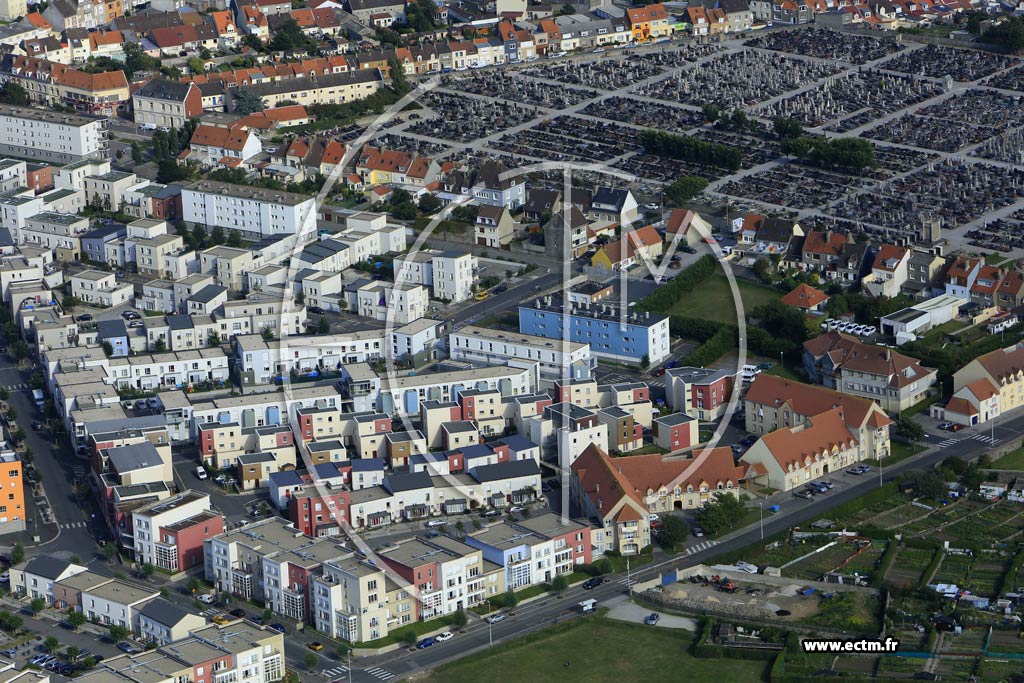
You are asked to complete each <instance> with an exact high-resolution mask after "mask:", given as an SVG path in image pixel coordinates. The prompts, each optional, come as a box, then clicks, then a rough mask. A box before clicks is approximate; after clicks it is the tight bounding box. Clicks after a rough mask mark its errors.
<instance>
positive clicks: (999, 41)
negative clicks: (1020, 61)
mask: <svg viewBox="0 0 1024 683" xmlns="http://www.w3.org/2000/svg"><path fill="white" fill-rule="evenodd" d="M982 39H983V40H984V41H985V42H986V43H993V44H995V45H1002V46H1003V47H1006V48H1009V49H1010V50H1012V51H1014V52H1018V51H1020V50H1022V49H1024V17H1009V18H1007V19H1003V20H1002V21H1001V22H999V23H998V24H996V25H995V26H992V27H990V28H989V29H988V30H987V31H985V34H984V35H983V36H982Z"/></svg>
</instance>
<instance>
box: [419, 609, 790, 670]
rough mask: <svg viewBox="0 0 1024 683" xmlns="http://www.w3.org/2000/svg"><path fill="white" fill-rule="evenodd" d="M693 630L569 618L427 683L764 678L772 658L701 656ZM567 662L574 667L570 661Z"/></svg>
mask: <svg viewBox="0 0 1024 683" xmlns="http://www.w3.org/2000/svg"><path fill="white" fill-rule="evenodd" d="M692 637H693V636H692V634H690V633H688V632H685V631H678V630H671V629H661V628H651V627H649V626H644V625H642V624H628V623H624V622H618V621H613V620H611V619H605V618H603V617H588V618H587V619H585V620H582V621H572V622H567V623H566V624H564V625H563V626H557V627H554V628H551V629H547V630H545V631H541V632H539V633H537V634H535V635H532V636H528V637H526V638H520V639H518V640H516V641H514V642H512V643H510V644H508V645H503V646H500V647H497V648H494V649H491V650H488V651H486V652H484V653H481V654H478V655H472V656H470V657H466V658H465V659H462V660H460V661H458V662H455V663H453V664H449V665H447V666H444V667H441V668H440V669H437V670H436V671H434V672H432V674H431V675H430V676H429V677H428V678H426V679H425V680H426V683H479V681H529V682H530V683H548V682H549V681H550V682H551V683H555V682H556V681H557V682H559V683H561V682H562V681H585V682H586V683H621V682H622V681H645V682H646V683H660V682H661V681H664V682H665V683H675V682H676V681H680V680H697V681H705V680H719V681H751V682H753V681H764V680H766V679H767V673H768V669H769V667H770V666H771V662H756V661H741V660H730V659H698V658H696V657H693V656H692V655H690V654H689V653H688V650H689V647H690V643H691V638H692ZM566 663H568V664H569V666H566Z"/></svg>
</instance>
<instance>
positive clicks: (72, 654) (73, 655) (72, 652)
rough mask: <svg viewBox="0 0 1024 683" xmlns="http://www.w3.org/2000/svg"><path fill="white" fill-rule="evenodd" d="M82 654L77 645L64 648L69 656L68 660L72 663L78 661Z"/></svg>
mask: <svg viewBox="0 0 1024 683" xmlns="http://www.w3.org/2000/svg"><path fill="white" fill-rule="evenodd" d="M81 652H82V651H81V650H79V649H78V647H77V646H75V645H68V646H67V647H66V648H64V654H65V655H66V656H67V658H68V660H70V661H72V662H73V661H75V660H76V659H78V655H79V654H81Z"/></svg>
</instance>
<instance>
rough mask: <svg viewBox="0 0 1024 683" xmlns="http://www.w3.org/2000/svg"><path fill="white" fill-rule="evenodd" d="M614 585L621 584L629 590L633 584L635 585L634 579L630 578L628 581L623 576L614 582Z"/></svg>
mask: <svg viewBox="0 0 1024 683" xmlns="http://www.w3.org/2000/svg"><path fill="white" fill-rule="evenodd" d="M616 583H621V584H622V585H623V586H625V587H626V588H631V587H632V586H633V584H634V583H636V579H634V578H633V577H632V576H631V577H629V578H628V579H627V578H626V577H625V576H623V577H622V578H621V579H619V580H618V581H616Z"/></svg>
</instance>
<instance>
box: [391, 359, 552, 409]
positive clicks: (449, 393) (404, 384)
mask: <svg viewBox="0 0 1024 683" xmlns="http://www.w3.org/2000/svg"><path fill="white" fill-rule="evenodd" d="M535 375H536V370H534V369H533V368H512V367H508V366H497V367H488V368H477V369H474V370H457V371H455V372H439V373H434V374H430V375H413V376H411V377H410V376H404V377H389V376H385V377H382V378H381V379H380V397H379V399H378V405H377V409H378V410H379V411H381V412H383V413H390V414H392V415H417V414H419V410H420V403H421V402H422V401H431V400H434V401H451V400H454V398H455V397H456V395H457V394H458V392H459V391H462V390H463V389H476V390H478V391H488V390H490V391H493V390H497V391H499V392H501V395H502V396H523V395H526V394H529V393H532V392H533V389H534V386H533V377H534V376H535Z"/></svg>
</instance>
